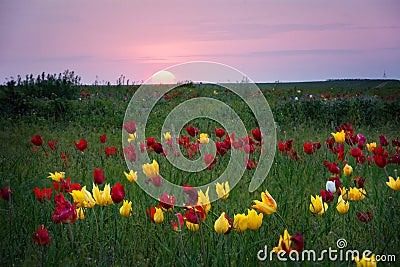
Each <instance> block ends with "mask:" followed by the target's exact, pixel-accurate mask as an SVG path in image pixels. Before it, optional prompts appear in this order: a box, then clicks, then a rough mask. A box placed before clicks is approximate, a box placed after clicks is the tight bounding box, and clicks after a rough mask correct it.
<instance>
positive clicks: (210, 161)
mask: <svg viewBox="0 0 400 267" xmlns="http://www.w3.org/2000/svg"><path fill="white" fill-rule="evenodd" d="M204 162H205V163H206V166H207V169H209V170H211V169H212V168H214V165H215V163H216V162H217V159H216V158H215V157H214V156H213V155H212V154H205V155H204Z"/></svg>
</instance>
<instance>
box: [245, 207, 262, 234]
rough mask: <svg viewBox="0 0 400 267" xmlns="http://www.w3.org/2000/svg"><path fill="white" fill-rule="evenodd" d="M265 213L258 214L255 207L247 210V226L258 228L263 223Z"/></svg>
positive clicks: (253, 228) (252, 228)
mask: <svg viewBox="0 0 400 267" xmlns="http://www.w3.org/2000/svg"><path fill="white" fill-rule="evenodd" d="M262 219H263V214H262V213H260V214H257V211H255V210H253V209H251V210H250V209H248V210H247V228H249V229H251V230H257V229H258V228H260V227H261V225H262Z"/></svg>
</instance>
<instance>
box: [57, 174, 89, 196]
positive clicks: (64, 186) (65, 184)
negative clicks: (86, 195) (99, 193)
mask: <svg viewBox="0 0 400 267" xmlns="http://www.w3.org/2000/svg"><path fill="white" fill-rule="evenodd" d="M52 184H53V188H54V190H56V191H59V192H68V193H71V192H72V191H73V190H81V189H82V186H81V185H80V184H71V177H68V179H66V180H65V179H61V180H60V182H52Z"/></svg>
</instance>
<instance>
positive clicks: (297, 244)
mask: <svg viewBox="0 0 400 267" xmlns="http://www.w3.org/2000/svg"><path fill="white" fill-rule="evenodd" d="M290 240H291V241H292V242H293V243H292V245H294V249H295V250H297V252H299V253H300V252H301V251H302V250H303V248H304V239H303V236H302V234H301V233H300V232H299V233H296V234H295V235H294V236H292V237H290Z"/></svg>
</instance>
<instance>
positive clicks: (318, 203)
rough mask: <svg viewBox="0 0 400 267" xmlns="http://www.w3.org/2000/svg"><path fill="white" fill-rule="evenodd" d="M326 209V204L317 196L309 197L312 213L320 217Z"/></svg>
mask: <svg viewBox="0 0 400 267" xmlns="http://www.w3.org/2000/svg"><path fill="white" fill-rule="evenodd" d="M327 209H328V204H326V203H324V202H323V201H322V197H320V196H319V195H316V196H315V197H313V196H311V203H310V211H311V212H312V213H316V214H319V215H322V214H324V212H325V211H326V210H327Z"/></svg>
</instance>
